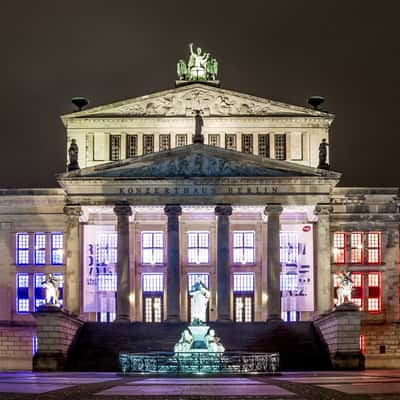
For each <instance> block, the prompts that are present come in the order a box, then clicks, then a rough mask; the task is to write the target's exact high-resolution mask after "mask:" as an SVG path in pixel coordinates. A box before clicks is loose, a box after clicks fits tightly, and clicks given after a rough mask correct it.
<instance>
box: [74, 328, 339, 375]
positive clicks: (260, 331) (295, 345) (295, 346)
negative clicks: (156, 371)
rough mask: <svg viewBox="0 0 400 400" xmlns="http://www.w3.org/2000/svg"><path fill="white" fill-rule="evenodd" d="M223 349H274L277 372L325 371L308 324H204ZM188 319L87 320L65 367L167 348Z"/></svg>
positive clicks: (108, 365) (325, 358)
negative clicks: (278, 361)
mask: <svg viewBox="0 0 400 400" xmlns="http://www.w3.org/2000/svg"><path fill="white" fill-rule="evenodd" d="M209 325H210V326H211V327H212V328H214V329H215V331H216V333H217V335H218V336H219V337H220V338H221V340H222V343H223V344H224V346H225V348H226V350H227V351H239V350H240V351H253V352H279V353H280V355H281V370H326V369H330V368H331V363H330V359H329V354H328V352H327V348H326V346H325V344H324V343H323V342H322V340H321V338H320V337H319V335H318V333H317V331H316V329H315V328H314V325H313V324H312V322H291V323H266V322H254V323H250V324H244V323H243V324H238V323H235V324H229V323H228V324H227V323H217V322H210V324H209ZM187 326H188V323H162V324H144V323H140V322H132V323H97V322H87V323H85V324H84V326H83V327H82V329H81V331H80V332H79V334H78V336H77V338H76V340H75V342H74V343H73V344H72V346H71V349H70V352H69V356H68V360H67V365H66V369H67V370H70V371H118V353H119V352H131V353H144V352H152V351H173V348H174V345H175V343H176V342H177V341H178V340H179V338H180V335H181V332H182V331H183V329H185V328H186V327H187Z"/></svg>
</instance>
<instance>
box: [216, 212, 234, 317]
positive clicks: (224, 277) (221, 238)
mask: <svg viewBox="0 0 400 400" xmlns="http://www.w3.org/2000/svg"><path fill="white" fill-rule="evenodd" d="M215 215H216V216H217V321H218V322H232V318H231V268H230V260H229V216H230V215H232V207H231V206H229V205H219V206H216V207H215Z"/></svg>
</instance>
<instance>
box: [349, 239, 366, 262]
mask: <svg viewBox="0 0 400 400" xmlns="http://www.w3.org/2000/svg"><path fill="white" fill-rule="evenodd" d="M350 247H351V257H350V262H351V263H352V264H362V263H363V259H364V257H363V253H364V243H363V233H362V232H351V234H350Z"/></svg>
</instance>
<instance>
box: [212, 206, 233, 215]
mask: <svg viewBox="0 0 400 400" xmlns="http://www.w3.org/2000/svg"><path fill="white" fill-rule="evenodd" d="M215 215H227V216H230V215H232V207H231V206H230V205H229V204H218V205H217V206H215Z"/></svg>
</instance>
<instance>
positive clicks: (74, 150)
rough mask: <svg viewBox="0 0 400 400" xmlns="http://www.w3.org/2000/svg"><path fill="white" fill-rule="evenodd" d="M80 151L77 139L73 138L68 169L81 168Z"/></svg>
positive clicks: (69, 150)
mask: <svg viewBox="0 0 400 400" xmlns="http://www.w3.org/2000/svg"><path fill="white" fill-rule="evenodd" d="M78 151H79V149H78V145H77V143H76V140H75V139H72V140H71V144H70V146H69V149H68V156H69V164H68V171H74V170H75V169H79V164H78Z"/></svg>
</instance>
